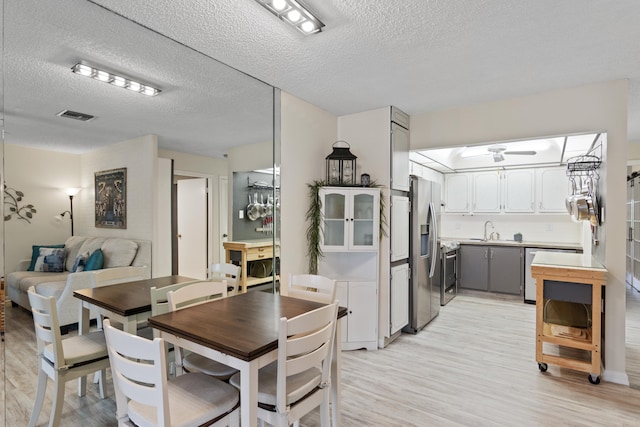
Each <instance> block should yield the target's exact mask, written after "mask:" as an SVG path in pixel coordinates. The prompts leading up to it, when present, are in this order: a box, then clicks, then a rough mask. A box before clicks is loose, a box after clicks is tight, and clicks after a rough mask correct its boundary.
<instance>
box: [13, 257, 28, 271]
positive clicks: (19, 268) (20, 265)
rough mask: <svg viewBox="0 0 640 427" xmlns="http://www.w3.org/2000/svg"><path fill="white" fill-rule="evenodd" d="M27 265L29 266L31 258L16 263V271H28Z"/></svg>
mask: <svg viewBox="0 0 640 427" xmlns="http://www.w3.org/2000/svg"><path fill="white" fill-rule="evenodd" d="M29 265H31V258H27V259H21V260H20V261H18V266H17V267H16V271H27V270H28V269H29Z"/></svg>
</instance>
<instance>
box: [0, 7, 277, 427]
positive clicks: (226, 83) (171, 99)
mask: <svg viewBox="0 0 640 427" xmlns="http://www.w3.org/2000/svg"><path fill="white" fill-rule="evenodd" d="M1 3H2V20H1V23H2V25H3V31H2V32H1V34H2V35H3V37H4V40H3V42H4V43H3V46H4V48H3V79H4V80H3V81H4V84H3V86H2V88H3V94H2V95H3V96H2V102H3V108H2V113H3V117H2V118H3V119H4V120H3V136H4V138H3V143H2V153H3V157H4V163H3V164H4V168H3V169H2V181H3V182H5V181H6V183H7V185H8V186H9V187H12V188H13V187H15V188H16V189H17V190H20V191H24V193H25V198H24V203H30V204H33V205H34V206H35V208H36V209H37V212H36V213H35V214H34V215H33V218H32V219H31V221H30V223H29V222H27V221H23V220H18V219H16V218H13V219H11V220H9V221H5V222H4V223H3V229H2V233H3V236H2V237H3V239H2V241H3V249H4V252H3V253H2V254H0V255H2V257H1V258H2V260H3V272H5V273H6V272H10V271H13V270H14V269H15V264H16V261H17V260H18V259H21V258H25V257H28V254H27V253H26V252H25V249H26V250H28V248H29V247H30V245H32V244H37V242H36V240H37V239H39V238H42V239H45V236H48V237H47V238H46V240H50V241H54V240H55V241H58V240H60V241H61V242H63V241H64V240H65V239H66V238H67V237H69V236H70V228H69V222H68V219H67V218H64V219H63V221H66V222H59V221H57V220H55V219H54V217H55V216H56V214H59V213H61V212H63V211H64V210H66V209H69V199H68V197H67V196H66V195H65V194H64V193H63V192H62V190H63V189H64V188H65V187H71V186H77V184H76V183H74V182H72V181H73V178H72V177H73V176H74V174H76V175H77V174H78V172H79V169H81V168H82V167H85V166H79V162H78V160H77V157H78V156H82V155H83V153H86V152H87V151H89V150H94V149H101V148H104V147H107V146H110V145H111V144H116V143H120V142H122V141H130V140H133V139H136V138H141V137H145V136H147V135H156V136H157V145H158V157H163V158H170V159H174V165H173V168H174V171H176V172H179V173H180V174H183V175H184V173H185V172H186V173H187V175H190V177H192V178H193V177H209V178H211V181H210V182H209V184H208V185H211V186H212V187H213V188H209V195H210V197H211V198H213V199H214V200H217V202H215V201H214V202H213V203H211V204H210V205H209V209H211V208H212V214H213V215H212V216H211V218H212V223H210V224H208V235H209V236H210V245H209V246H210V248H211V249H209V252H210V254H209V259H210V260H213V261H218V260H220V261H224V252H223V248H222V240H223V239H224V238H225V237H226V236H224V234H230V233H225V230H224V229H223V227H222V226H221V225H220V217H222V216H225V215H226V217H227V218H226V219H227V222H228V230H229V232H231V230H232V224H233V221H236V220H239V218H238V213H237V212H235V214H234V212H232V206H233V197H234V196H233V187H234V185H233V177H234V172H246V171H254V170H265V169H266V170H270V171H274V170H278V166H279V155H278V154H277V153H279V145H278V139H279V134H278V131H277V128H278V126H279V125H277V126H274V123H279V118H278V112H279V107H278V105H279V91H278V90H277V89H275V88H273V87H271V86H269V85H267V84H265V83H263V82H261V81H258V80H256V79H254V78H252V77H251V76H248V75H246V74H244V73H242V72H239V71H237V70H234V69H232V68H230V67H228V66H226V65H224V64H221V63H219V62H217V61H216V60H215V59H214V58H211V57H209V56H207V55H204V54H202V53H200V52H198V51H195V50H193V49H191V48H189V47H188V46H185V45H183V44H181V43H180V42H179V41H174V40H171V39H169V38H167V37H165V36H163V35H162V34H159V33H157V32H154V31H153V29H149V28H146V27H143V26H141V25H138V24H136V23H135V22H132V21H130V20H128V19H126V18H125V17H122V16H119V15H117V14H115V13H113V12H111V11H110V10H108V9H105V8H103V7H101V6H100V5H98V4H95V3H93V2H90V1H85V0H61V1H56V2H42V1H37V0H2V2H1ZM77 63H82V64H83V65H88V66H92V67H95V68H100V69H102V70H103V71H106V72H109V73H121V75H122V76H124V77H125V78H128V79H131V80H134V81H138V82H141V83H143V84H148V85H153V86H155V87H157V88H159V89H160V90H161V92H160V93H159V94H158V95H157V96H146V95H143V94H141V93H135V92H133V91H128V90H126V89H123V88H121V87H117V86H116V85H113V84H108V83H105V82H102V81H100V80H99V79H92V78H87V77H85V76H82V75H77V74H74V73H72V71H71V68H72V67H73V66H74V65H75V64H77ZM64 110H70V111H72V112H79V113H85V114H89V115H92V116H94V118H93V119H91V120H89V121H86V122H85V121H80V120H75V119H73V118H71V119H69V118H64V117H60V116H59V115H58V114H59V113H61V112H62V111H64ZM71 115H74V114H73V113H72V114H71ZM265 153H268V155H265ZM67 158H68V159H70V160H68V161H66V160H65V159H67ZM129 169H130V171H131V168H129ZM91 173H93V172H91ZM272 173H273V172H272ZM181 176H182V175H181ZM129 179H131V176H130V177H129ZM272 181H273V182H274V183H277V182H278V176H277V175H276V174H275V173H274V174H273V178H272ZM225 182H227V183H226V184H225ZM74 184H75V185H74ZM225 185H226V188H227V189H228V192H227V195H226V198H224V196H223V190H221V188H222V187H223V186H225ZM274 187H275V186H274ZM92 191H93V189H91V190H90V191H86V194H85V195H84V196H83V192H85V189H83V190H82V191H81V193H80V194H79V195H78V196H77V198H78V199H74V207H76V201H77V203H78V208H77V209H80V210H81V206H82V204H83V203H87V200H85V199H83V197H86V198H89V197H93V196H92V194H90V192H92ZM129 196H130V197H131V196H132V195H131V194H129ZM273 196H275V191H274V192H273ZM264 197H265V199H266V198H267V196H266V194H265V196H264ZM273 215H274V216H277V215H278V212H277V211H275V210H274V213H273ZM274 222H275V221H274ZM75 227H76V234H82V233H83V232H86V233H88V234H89V233H91V234H94V235H100V234H101V233H100V230H99V229H95V228H93V224H90V223H89V222H88V221H87V220H83V218H82V217H81V215H77V218H76V222H75ZM125 232H126V233H129V235H135V232H133V230H131V229H128V230H126V231H125ZM124 235H125V236H126V234H124ZM231 237H233V236H231ZM260 237H262V238H267V239H272V240H275V239H278V230H277V228H276V229H274V230H273V232H272V233H268V234H266V233H265V234H264V236H260ZM139 238H140V237H139ZM142 238H144V237H142ZM149 239H151V237H149ZM25 255H27V256H25ZM272 274H275V271H274V272H273V273H272ZM19 310H21V309H20V308H18V307H11V305H10V304H7V305H5V311H6V314H7V316H6V325H5V326H6V331H7V333H6V336H5V337H6V339H5V341H4V342H3V346H4V347H3V350H4V351H3V354H2V356H3V359H2V367H3V370H2V374H3V376H2V379H3V380H4V381H2V382H3V385H4V387H3V388H2V396H0V397H2V398H3V400H4V401H5V405H3V406H4V411H3V412H4V413H3V414H2V415H3V416H5V418H4V421H5V422H4V423H2V424H3V425H4V424H6V425H19V424H24V423H26V420H27V419H28V416H29V413H30V411H31V405H32V402H33V396H34V392H35V385H36V374H35V372H37V371H36V368H35V366H36V358H35V347H34V345H35V340H33V343H30V344H28V345H25V340H28V339H32V338H33V322H32V321H31V318H30V317H29V315H28V314H27V313H26V312H25V311H24V310H22V312H20V311H19ZM12 311H15V312H17V313H19V314H20V315H17V316H12V313H11V312H12ZM25 321H26V322H25ZM49 391H51V390H49ZM49 394H50V393H49ZM49 394H48V396H49ZM65 404H66V403H65ZM83 404H89V405H92V404H96V405H104V404H111V403H105V402H89V403H87V402H85V403H83ZM49 405H50V404H49ZM45 407H48V406H47V403H45ZM114 407H115V406H114ZM68 409H70V408H68ZM44 412H45V411H43V414H44ZM107 412H109V411H108V409H107ZM111 412H112V411H111ZM111 412H109V415H111ZM47 415H48V414H47ZM100 421H102V420H100ZM111 421H112V420H111V419H109V420H107V421H105V423H108V422H111Z"/></svg>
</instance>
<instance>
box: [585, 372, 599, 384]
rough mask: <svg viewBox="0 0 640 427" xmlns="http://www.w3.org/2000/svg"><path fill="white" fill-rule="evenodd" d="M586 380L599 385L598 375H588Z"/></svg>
mask: <svg viewBox="0 0 640 427" xmlns="http://www.w3.org/2000/svg"><path fill="white" fill-rule="evenodd" d="M588 378H589V382H590V383H591V384H600V375H591V374H589V376H588Z"/></svg>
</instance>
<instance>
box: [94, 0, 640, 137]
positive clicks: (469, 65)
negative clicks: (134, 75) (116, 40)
mask: <svg viewBox="0 0 640 427" xmlns="http://www.w3.org/2000/svg"><path fill="white" fill-rule="evenodd" d="M98 1H99V3H101V4H104V5H105V6H108V7H110V8H112V9H114V10H117V11H119V12H121V13H123V14H125V15H126V16H129V17H131V18H133V19H135V20H137V21H139V22H142V23H144V24H146V25H148V26H150V27H152V28H155V29H157V30H159V31H161V32H163V33H165V34H168V35H170V36H171V37H174V38H176V39H179V40H181V41H183V42H184V43H186V44H188V45H190V46H194V47H196V48H198V49H200V50H202V51H205V52H207V53H209V54H210V55H211V56H213V57H216V58H218V59H219V60H221V61H222V62H224V63H226V64H229V65H231V66H233V67H235V68H238V69H240V70H243V71H245V72H247V73H248V74H250V75H253V76H256V77H257V78H259V79H261V80H263V81H265V82H267V83H269V84H272V85H274V86H277V87H279V88H281V89H283V90H285V91H287V92H289V93H292V94H294V95H296V96H298V97H300V98H302V99H305V100H307V101H309V102H311V103H313V104H315V105H317V106H319V107H321V108H323V109H325V110H327V111H330V112H332V113H334V114H338V115H340V114H346V113H354V112H359V111H364V110H368V109H373V108H378V107H382V106H386V105H395V106H397V107H399V108H400V109H402V110H404V111H406V112H407V113H409V114H417V113H424V112H427V111H432V110H439V109H445V108H450V107H456V106H461V105H467V104H473V103H480V102H488V101H493V100H498V99H504V98H510V97H515V96H522V95H528V94H533V93H538V92H542V91H547V90H554V89H559V88H565V87H573V86H579V85H583V84H589V83H596V82H603V81H608V80H613V79H620V78H627V79H629V80H630V98H629V137H630V139H631V140H634V141H640V55H638V54H637V52H636V46H637V43H638V40H640V25H638V17H640V2H639V1H637V0H617V1H603V0H562V1H557V0H536V1H514V0H402V1H400V0H396V1H390V0H306V1H305V4H307V5H308V6H309V7H310V8H311V9H312V10H314V11H316V12H317V13H318V15H319V16H320V19H321V20H322V21H323V22H324V23H325V24H326V27H325V28H324V29H323V32H322V33H320V34H317V35H313V36H304V35H302V34H299V33H298V32H296V31H295V30H293V29H291V28H288V27H286V26H285V25H284V24H283V23H282V22H280V21H278V20H277V19H276V18H275V17H274V16H272V15H270V14H269V13H268V12H267V11H266V10H264V9H263V8H262V7H260V6H259V5H258V4H257V3H256V2H255V1H254V0H236V1H232V2H229V1H211V0H208V1H203V0H178V1H176V0H145V1H136V2H129V1H124V0H98Z"/></svg>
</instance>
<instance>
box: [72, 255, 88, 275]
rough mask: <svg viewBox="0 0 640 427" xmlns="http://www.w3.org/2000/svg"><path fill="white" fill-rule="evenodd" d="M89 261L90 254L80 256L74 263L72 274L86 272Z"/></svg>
mask: <svg viewBox="0 0 640 427" xmlns="http://www.w3.org/2000/svg"><path fill="white" fill-rule="evenodd" d="M88 259H89V252H87V253H84V254H78V256H77V257H76V259H75V261H74V262H73V268H72V269H71V272H72V273H76V272H79V271H84V269H85V266H86V264H87V260H88Z"/></svg>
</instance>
